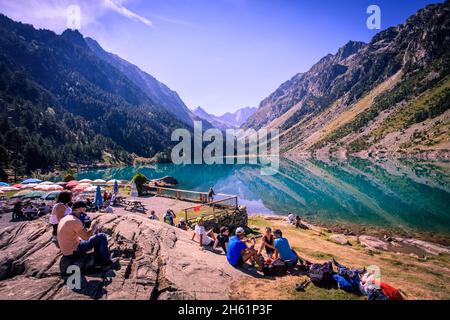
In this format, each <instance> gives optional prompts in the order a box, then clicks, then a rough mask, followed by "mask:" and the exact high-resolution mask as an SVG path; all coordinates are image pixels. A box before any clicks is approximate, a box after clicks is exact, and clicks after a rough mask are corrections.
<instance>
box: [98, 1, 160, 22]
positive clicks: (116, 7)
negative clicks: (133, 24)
mask: <svg viewBox="0 0 450 320" xmlns="http://www.w3.org/2000/svg"><path fill="white" fill-rule="evenodd" d="M122 2H123V1H117V0H116V1H114V0H104V1H103V5H104V6H106V7H107V8H109V9H111V10H113V11H115V12H117V13H119V14H121V15H122V16H124V17H127V18H129V19H134V20H137V21H140V22H142V23H143V24H145V25H147V26H149V27H151V26H153V23H152V22H151V21H150V20H149V19H147V18H144V17H142V16H140V15H138V14H137V13H134V12H132V11H130V10H128V9H127V8H125V7H124V6H123V5H122V4H121V3H122Z"/></svg>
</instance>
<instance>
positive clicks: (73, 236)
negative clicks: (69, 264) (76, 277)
mask: <svg viewBox="0 0 450 320" xmlns="http://www.w3.org/2000/svg"><path fill="white" fill-rule="evenodd" d="M86 208H87V205H86V203H85V202H84V201H77V202H75V203H74V204H73V206H72V213H71V214H69V215H67V216H65V217H64V218H62V219H61V221H60V222H59V224H58V243H59V247H60V249H61V252H62V254H63V256H65V257H73V258H77V257H79V256H83V255H85V254H86V253H87V252H88V251H90V250H92V249H94V259H95V264H96V266H97V267H98V268H99V269H102V270H107V269H109V268H111V267H113V266H114V265H115V264H116V263H117V262H118V258H114V259H111V256H110V252H109V249H108V240H107V238H106V235H105V234H104V233H98V234H95V235H94V233H95V230H96V226H97V224H98V220H95V221H93V222H92V224H91V227H90V228H89V230H86V229H85V228H84V226H83V223H82V221H81V219H80V218H81V216H82V215H83V214H84V213H85V212H86Z"/></svg>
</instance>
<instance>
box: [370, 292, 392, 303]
mask: <svg viewBox="0 0 450 320" xmlns="http://www.w3.org/2000/svg"><path fill="white" fill-rule="evenodd" d="M368 300H372V301H375V300H379V301H381V300H384V301H385V300H389V298H388V297H386V296H385V295H384V293H383V290H381V289H373V290H371V291H369V295H368Z"/></svg>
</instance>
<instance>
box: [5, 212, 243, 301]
mask: <svg viewBox="0 0 450 320" xmlns="http://www.w3.org/2000/svg"><path fill="white" fill-rule="evenodd" d="M91 216H92V218H93V219H99V220H100V226H101V228H102V232H105V233H107V234H108V235H109V245H110V250H111V252H113V253H114V255H115V256H119V257H120V265H121V267H120V269H118V270H110V271H108V272H105V273H101V274H90V275H83V276H82V278H81V289H79V290H77V289H73V290H72V289H70V288H69V286H67V285H66V283H65V280H64V279H63V278H61V276H60V274H59V261H60V258H61V254H60V252H59V249H58V248H57V247H56V246H55V245H54V244H53V243H52V242H51V241H50V238H51V228H50V226H49V225H48V223H47V220H46V219H45V220H44V219H39V220H35V221H31V222H21V223H18V224H16V225H14V226H11V227H8V228H6V229H4V230H2V231H0V299H26V300H29V299H64V300H67V299H145V300H148V299H228V291H229V287H230V285H231V282H233V281H235V280H237V279H239V278H240V277H245V276H246V275H245V274H244V273H242V272H241V271H239V270H237V269H235V268H233V267H231V266H230V265H229V264H228V263H227V261H226V258H225V256H224V255H221V254H216V253H212V252H210V251H207V250H205V251H203V250H200V247H199V245H198V243H196V242H193V241H192V240H191V236H192V233H191V232H185V231H182V230H179V229H176V228H174V227H171V226H169V225H167V224H164V223H162V222H158V221H151V220H149V219H147V218H146V217H145V216H139V215H138V214H114V215H107V214H98V215H95V214H92V215H91Z"/></svg>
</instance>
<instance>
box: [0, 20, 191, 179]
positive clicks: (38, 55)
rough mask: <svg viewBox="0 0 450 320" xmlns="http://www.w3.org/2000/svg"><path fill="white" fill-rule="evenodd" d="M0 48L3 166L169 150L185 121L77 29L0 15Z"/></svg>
mask: <svg viewBox="0 0 450 320" xmlns="http://www.w3.org/2000/svg"><path fill="white" fill-rule="evenodd" d="M0 49H1V50H0V70H1V71H2V72H1V73H0V75H1V76H0V111H1V112H0V123H2V125H3V128H5V129H4V130H3V131H2V132H1V133H0V142H1V147H0V162H1V164H2V168H13V170H14V172H15V173H20V172H27V171H30V170H36V169H42V170H44V171H47V170H52V169H53V168H54V167H55V166H57V167H67V166H68V165H69V164H70V163H92V162H95V161H107V162H112V163H131V161H132V160H133V158H134V157H136V156H140V157H147V158H148V157H153V156H155V155H157V154H158V153H161V152H168V150H169V148H170V146H171V141H170V134H171V132H172V131H173V130H174V129H176V128H189V126H188V125H186V123H183V122H182V121H181V120H179V119H178V118H177V117H175V116H174V115H173V114H172V113H171V112H169V111H167V110H166V109H165V108H164V106H161V105H160V104H158V103H156V102H155V101H154V100H153V99H151V98H150V97H149V95H148V94H147V93H145V92H143V91H142V90H141V88H139V87H138V86H137V85H136V84H134V83H133V82H132V81H130V80H129V78H128V77H127V76H126V75H125V74H123V73H122V72H120V71H119V70H118V69H116V68H115V67H113V66H112V65H111V64H109V63H107V62H105V61H104V60H102V59H100V58H99V57H98V56H97V55H96V53H94V52H93V51H92V50H91V49H90V48H89V47H88V46H87V44H86V42H85V40H84V38H83V36H82V35H81V34H80V33H79V32H78V31H73V30H66V31H64V32H63V33H62V34H61V35H57V34H56V33H54V32H52V31H49V30H37V29H35V28H34V27H33V26H32V25H28V24H23V23H20V22H15V21H13V20H11V19H9V18H8V17H6V16H4V15H0ZM19 146H20V148H19ZM106 158H108V159H106ZM3 174H4V173H3Z"/></svg>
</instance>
